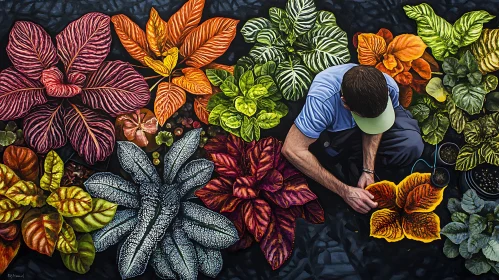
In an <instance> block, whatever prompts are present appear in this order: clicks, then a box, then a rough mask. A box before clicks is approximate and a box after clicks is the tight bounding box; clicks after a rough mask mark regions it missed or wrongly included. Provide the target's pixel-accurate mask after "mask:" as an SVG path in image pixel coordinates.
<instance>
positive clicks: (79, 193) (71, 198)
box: [47, 186, 92, 217]
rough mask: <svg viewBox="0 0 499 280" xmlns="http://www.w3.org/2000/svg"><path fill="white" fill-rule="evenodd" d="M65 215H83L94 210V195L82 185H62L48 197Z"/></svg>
mask: <svg viewBox="0 0 499 280" xmlns="http://www.w3.org/2000/svg"><path fill="white" fill-rule="evenodd" d="M47 204H49V205H51V206H52V207H54V208H55V209H57V211H59V213H61V215H63V216H64V217H77V216H83V215H85V214H86V213H88V212H89V211H90V210H92V197H91V196H90V194H89V193H87V192H85V191H84V190H83V189H82V188H80V187H74V186H73V187H60V188H58V189H56V190H55V191H54V192H53V193H52V194H50V195H49V197H48V198H47Z"/></svg>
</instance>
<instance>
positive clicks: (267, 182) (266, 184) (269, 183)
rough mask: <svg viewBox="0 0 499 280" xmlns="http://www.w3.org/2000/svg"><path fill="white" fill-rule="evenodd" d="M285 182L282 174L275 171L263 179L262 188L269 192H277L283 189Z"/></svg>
mask: <svg viewBox="0 0 499 280" xmlns="http://www.w3.org/2000/svg"><path fill="white" fill-rule="evenodd" d="M283 181H284V179H283V177H282V174H281V172H279V171H277V170H275V169H274V170H272V171H270V172H268V173H267V175H266V176H265V177H264V178H263V180H262V182H261V185H260V188H261V189H264V190H266V191H269V192H276V191H278V190H280V189H281V188H282V185H283Z"/></svg>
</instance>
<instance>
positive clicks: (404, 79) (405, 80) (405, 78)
mask: <svg viewBox="0 0 499 280" xmlns="http://www.w3.org/2000/svg"><path fill="white" fill-rule="evenodd" d="M393 79H394V80H395V81H396V82H397V83H399V84H401V85H403V86H408V85H410V84H411V83H412V74H411V73H409V72H402V73H399V74H398V75H397V76H395V77H393Z"/></svg>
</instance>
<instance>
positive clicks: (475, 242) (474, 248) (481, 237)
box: [468, 233, 490, 254]
mask: <svg viewBox="0 0 499 280" xmlns="http://www.w3.org/2000/svg"><path fill="white" fill-rule="evenodd" d="M489 239H490V237H489V236H487V235H485V234H481V233H480V234H471V235H470V238H469V239H468V252H470V253H472V254H476V253H478V252H479V251H480V250H481V249H482V248H483V247H485V246H487V244H488V243H489Z"/></svg>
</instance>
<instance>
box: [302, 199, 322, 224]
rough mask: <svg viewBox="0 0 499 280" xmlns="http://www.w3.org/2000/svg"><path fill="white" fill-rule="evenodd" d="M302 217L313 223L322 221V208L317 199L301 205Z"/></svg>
mask: <svg viewBox="0 0 499 280" xmlns="http://www.w3.org/2000/svg"><path fill="white" fill-rule="evenodd" d="M303 218H304V219H305V220H307V221H308V222H310V223H314V224H322V223H324V209H322V206H321V205H320V203H319V201H318V200H317V199H316V200H312V201H310V202H308V203H306V204H305V205H303Z"/></svg>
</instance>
